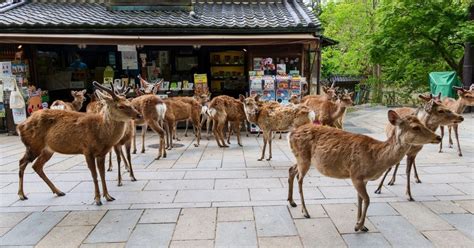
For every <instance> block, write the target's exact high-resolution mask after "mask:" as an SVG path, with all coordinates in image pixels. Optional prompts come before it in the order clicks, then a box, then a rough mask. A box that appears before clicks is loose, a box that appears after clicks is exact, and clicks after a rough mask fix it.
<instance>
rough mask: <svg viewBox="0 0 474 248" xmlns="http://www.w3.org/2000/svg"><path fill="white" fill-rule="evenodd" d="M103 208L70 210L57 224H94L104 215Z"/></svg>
mask: <svg viewBox="0 0 474 248" xmlns="http://www.w3.org/2000/svg"><path fill="white" fill-rule="evenodd" d="M105 212H106V211H105V210H100V211H74V212H70V213H69V214H68V215H67V216H66V217H65V218H64V219H63V220H62V221H61V222H59V224H58V225H57V226H95V225H97V223H99V221H100V220H101V219H102V217H104V215H105Z"/></svg>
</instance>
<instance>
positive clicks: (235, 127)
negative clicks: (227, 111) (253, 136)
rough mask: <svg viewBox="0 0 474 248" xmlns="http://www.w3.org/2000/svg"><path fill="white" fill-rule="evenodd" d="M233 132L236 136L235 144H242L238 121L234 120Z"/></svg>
mask: <svg viewBox="0 0 474 248" xmlns="http://www.w3.org/2000/svg"><path fill="white" fill-rule="evenodd" d="M234 133H235V135H236V136H237V144H238V145H239V146H242V141H241V139H240V122H234Z"/></svg>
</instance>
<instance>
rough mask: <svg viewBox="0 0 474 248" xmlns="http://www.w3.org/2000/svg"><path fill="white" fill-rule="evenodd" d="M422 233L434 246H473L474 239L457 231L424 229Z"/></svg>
mask: <svg viewBox="0 0 474 248" xmlns="http://www.w3.org/2000/svg"><path fill="white" fill-rule="evenodd" d="M423 234H424V235H425V236H426V237H427V238H428V239H429V240H430V241H431V242H433V244H434V246H435V247H474V241H472V240H471V239H469V238H467V237H466V236H465V235H463V234H462V233H461V232H459V231H455V230H452V231H426V232H423Z"/></svg>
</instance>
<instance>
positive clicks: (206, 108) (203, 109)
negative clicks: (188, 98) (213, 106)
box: [201, 106, 209, 115]
mask: <svg viewBox="0 0 474 248" xmlns="http://www.w3.org/2000/svg"><path fill="white" fill-rule="evenodd" d="M208 109H209V108H208V107H207V106H202V107H201V115H205V114H206V113H207V111H208Z"/></svg>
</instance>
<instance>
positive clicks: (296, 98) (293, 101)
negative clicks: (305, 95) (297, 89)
mask: <svg viewBox="0 0 474 248" xmlns="http://www.w3.org/2000/svg"><path fill="white" fill-rule="evenodd" d="M300 103H301V95H299V94H291V96H290V99H289V100H288V105H287V106H296V105H298V104H300ZM284 131H288V130H280V131H278V134H279V136H278V139H281V133H282V132H284ZM276 133H277V132H274V133H273V136H272V139H275V135H276ZM259 134H260V133H259Z"/></svg>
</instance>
